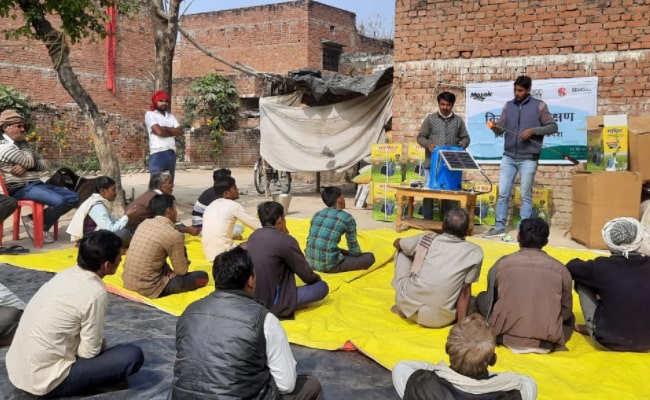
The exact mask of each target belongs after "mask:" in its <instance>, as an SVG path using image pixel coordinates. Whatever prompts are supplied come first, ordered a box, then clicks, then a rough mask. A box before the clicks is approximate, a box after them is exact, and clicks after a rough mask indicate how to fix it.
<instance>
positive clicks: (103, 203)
mask: <svg viewBox="0 0 650 400" xmlns="http://www.w3.org/2000/svg"><path fill="white" fill-rule="evenodd" d="M115 197H117V191H116V188H115V181H114V180H113V179H112V178H109V177H108V176H100V177H98V178H97V179H95V193H93V195H92V196H90V197H89V198H88V199H87V200H86V201H84V202H83V203H81V205H80V206H79V208H77V211H76V212H75V213H74V215H73V216H72V220H71V221H70V225H68V229H67V230H66V232H68V234H69V235H70V240H72V241H73V242H77V241H79V240H80V239H81V238H82V237H83V236H84V235H87V234H89V233H90V232H94V231H97V230H100V229H104V230H107V231H111V232H114V233H115V234H116V235H117V236H119V237H120V239H122V245H123V246H124V248H128V247H129V243H130V242H131V237H132V236H133V232H131V230H129V229H127V228H126V224H127V223H128V222H129V219H130V218H132V217H134V216H135V215H136V213H137V208H136V206H135V205H132V206H131V207H129V208H128V209H127V210H126V213H125V214H124V215H123V216H122V217H121V218H117V217H116V216H115V215H113V213H112V209H113V206H112V204H111V203H112V202H113V201H115Z"/></svg>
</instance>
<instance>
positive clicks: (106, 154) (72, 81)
mask: <svg viewBox="0 0 650 400" xmlns="http://www.w3.org/2000/svg"><path fill="white" fill-rule="evenodd" d="M19 5H20V8H21V9H22V10H23V12H24V13H31V14H37V15H39V14H40V17H35V18H34V19H32V27H33V28H34V30H35V31H36V36H37V37H38V38H39V39H40V40H41V41H43V43H45V47H46V48H47V52H48V55H49V56H50V58H51V59H52V63H53V65H54V69H55V70H56V72H57V75H58V77H59V81H60V82H61V85H63V87H64V88H65V90H66V91H67V92H68V94H70V96H71V97H72V98H73V99H74V101H75V102H76V103H77V105H78V106H79V108H80V109H81V111H82V112H83V113H84V115H85V116H86V121H87V123H88V124H89V125H90V126H91V127H92V132H93V135H94V138H93V139H94V140H93V143H94V145H95V151H96V152H97V158H98V159H99V165H100V166H101V168H102V173H103V174H104V175H107V176H110V177H111V178H113V179H114V180H115V183H116V186H117V198H116V204H117V205H118V206H121V207H122V208H123V206H124V195H123V191H122V179H121V175H120V165H119V161H118V159H117V156H116V155H115V150H114V149H113V145H112V143H111V141H110V138H109V137H108V131H107V130H106V123H105V122H104V120H103V118H102V116H101V114H100V113H99V109H98V108H97V105H96V104H95V102H94V101H93V99H92V97H90V95H89V94H88V92H87V91H86V89H84V87H83V86H82V85H81V83H80V82H79V80H78V79H77V75H76V74H75V73H74V71H73V70H72V66H71V65H70V59H69V54H70V48H69V46H68V43H67V41H66V39H65V36H64V35H63V34H62V33H61V32H60V31H58V30H56V29H54V27H52V24H50V22H49V21H48V20H47V19H46V18H45V16H44V15H43V14H42V13H40V10H39V9H38V8H37V7H34V6H33V4H32V3H31V2H30V1H29V0H21V1H19Z"/></svg>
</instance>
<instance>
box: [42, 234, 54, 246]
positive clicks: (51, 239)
mask: <svg viewBox="0 0 650 400" xmlns="http://www.w3.org/2000/svg"><path fill="white" fill-rule="evenodd" d="M50 243H54V235H52V232H43V244H50Z"/></svg>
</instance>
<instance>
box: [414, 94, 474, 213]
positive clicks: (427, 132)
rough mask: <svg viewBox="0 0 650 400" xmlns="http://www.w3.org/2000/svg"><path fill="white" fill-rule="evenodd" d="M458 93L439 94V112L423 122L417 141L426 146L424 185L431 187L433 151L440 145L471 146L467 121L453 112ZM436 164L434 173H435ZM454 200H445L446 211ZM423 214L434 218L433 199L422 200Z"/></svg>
mask: <svg viewBox="0 0 650 400" xmlns="http://www.w3.org/2000/svg"><path fill="white" fill-rule="evenodd" d="M455 102H456V95H454V94H453V93H451V92H442V93H440V94H439V95H438V112H436V113H433V114H429V115H427V117H426V118H425V119H424V121H423V122H422V126H421V127H420V132H419V133H418V137H417V141H418V143H419V144H420V146H422V147H424V151H425V153H424V154H425V159H424V165H423V167H424V186H425V187H427V188H428V187H429V180H430V179H431V152H433V150H434V149H435V148H436V147H438V146H460V147H462V148H467V146H469V134H468V133H467V128H466V127H465V123H464V122H463V120H462V119H461V118H460V116H458V115H456V114H454V113H453V109H454V103H455ZM435 173H436V171H435V166H434V175H435ZM454 203H455V202H454V201H451V202H449V201H444V204H443V208H445V210H444V212H447V211H449V210H451V209H452V208H453V207H454V206H455V204H454ZM422 215H423V216H424V219H433V199H424V200H423V202H422Z"/></svg>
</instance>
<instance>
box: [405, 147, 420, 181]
mask: <svg viewBox="0 0 650 400" xmlns="http://www.w3.org/2000/svg"><path fill="white" fill-rule="evenodd" d="M424 159H425V154H424V147H422V146H420V144H419V143H418V142H409V143H408V148H407V150H406V176H405V179H404V180H405V181H406V182H409V183H411V182H416V181H420V182H424Z"/></svg>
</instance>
